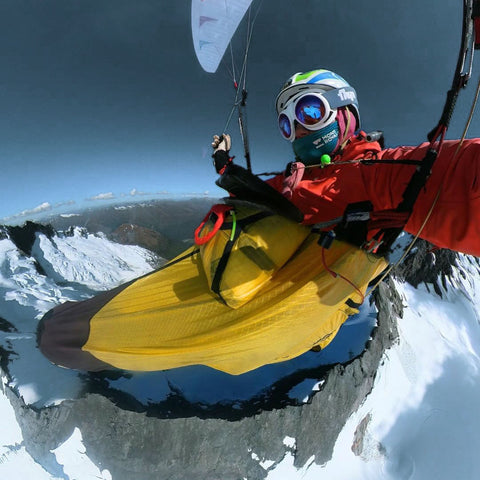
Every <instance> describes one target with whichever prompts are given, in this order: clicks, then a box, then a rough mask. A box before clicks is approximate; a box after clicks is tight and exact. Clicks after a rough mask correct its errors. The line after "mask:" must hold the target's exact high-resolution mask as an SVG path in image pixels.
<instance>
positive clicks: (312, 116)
mask: <svg viewBox="0 0 480 480" xmlns="http://www.w3.org/2000/svg"><path fill="white" fill-rule="evenodd" d="M295 116H296V117H297V118H298V120H299V121H300V123H302V124H303V125H315V124H317V123H319V122H321V121H322V120H323V118H324V117H325V105H324V103H323V102H322V101H321V100H320V98H318V97H316V96H314V95H304V96H303V97H301V98H299V100H298V102H297V105H296V106H295Z"/></svg>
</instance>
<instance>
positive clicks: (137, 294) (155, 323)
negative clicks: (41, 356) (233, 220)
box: [79, 231, 386, 375]
mask: <svg viewBox="0 0 480 480" xmlns="http://www.w3.org/2000/svg"><path fill="white" fill-rule="evenodd" d="M285 235H288V231H285ZM317 239H318V236H317V235H315V234H311V235H310V236H309V237H308V238H307V239H306V241H305V242H304V244H303V245H302V247H301V248H300V250H299V251H298V252H297V254H295V256H294V257H293V258H292V259H291V260H290V261H289V262H287V263H286V264H285V265H284V267H283V268H281V269H280V270H279V271H278V272H277V273H276V274H275V275H274V276H273V277H272V278H271V280H270V281H269V282H268V283H267V284H266V286H265V287H264V288H263V289H262V290H261V291H260V292H258V294H257V295H256V296H255V297H254V298H253V299H252V300H251V301H249V302H248V303H246V304H245V305H244V306H243V307H242V308H239V309H237V310H234V309H231V308H229V307H227V306H226V305H224V304H222V303H221V302H219V301H218V300H217V299H216V298H215V297H214V295H213V294H212V293H211V292H210V290H209V287H208V283H207V279H206V276H205V274H204V271H203V267H202V264H201V259H200V256H199V255H198V254H194V255H192V256H188V257H186V258H184V259H183V260H182V261H180V262H177V263H176V264H175V265H173V266H172V267H170V268H167V269H164V270H161V271H158V272H154V273H152V274H150V275H147V276H145V277H143V278H140V279H138V280H137V281H135V282H133V283H132V284H131V285H129V286H128V287H127V288H126V289H124V290H123V291H122V292H121V293H120V294H119V295H117V296H116V297H115V298H113V299H112V300H111V301H110V302H108V303H107V304H106V305H105V306H104V307H103V308H101V309H100V310H99V311H98V312H97V313H96V314H95V315H94V316H93V318H91V320H90V325H89V327H90V334H89V338H88V340H87V342H86V344H85V345H84V346H83V351H85V352H88V353H90V354H91V355H93V356H95V357H96V358H98V359H99V360H100V361H101V362H105V363H107V364H110V365H112V366H113V367H116V368H122V369H128V370H140V371H153V370H164V369H170V368H177V367H182V366H186V365H195V364H202V365H207V366H210V367H212V368H215V369H218V370H222V371H224V372H227V373H230V374H234V375H238V374H241V373H244V372H247V371H249V370H253V369H255V368H258V367H260V366H262V365H265V364H271V363H277V362H282V361H284V360H288V359H290V358H294V357H296V356H298V355H301V354H302V353H304V352H306V351H308V350H309V349H311V348H312V347H313V346H315V345H317V346H319V347H321V348H325V347H326V346H327V345H328V344H329V343H330V342H331V340H332V339H333V338H334V337H335V334H336V333H337V331H338V329H339V328H340V326H341V325H342V324H343V322H344V321H345V320H346V318H347V317H348V316H349V315H352V314H354V313H356V312H357V311H358V310H357V309H356V308H352V307H349V306H348V305H347V303H346V302H347V301H349V300H350V302H349V303H350V304H352V303H351V302H354V303H353V304H360V303H361V301H362V299H361V296H360V294H359V293H358V292H357V291H355V289H354V288H353V287H352V286H351V285H349V284H348V283H347V282H345V281H343V280H342V279H340V278H333V277H332V276H331V274H329V273H328V272H327V271H326V270H325V269H324V267H323V265H322V262H321V260H320V258H321V247H320V246H319V245H318V244H317ZM325 254H326V255H325V257H326V262H327V264H328V265H329V267H330V268H331V269H332V270H334V271H337V272H338V273H341V274H342V275H344V276H346V277H347V278H348V279H349V280H351V281H352V282H353V283H354V284H355V285H356V286H357V287H359V289H360V290H361V291H362V293H365V291H366V288H367V285H368V283H369V281H370V280H371V279H372V278H373V277H375V276H376V275H378V274H379V273H380V272H381V271H382V270H383V269H384V268H385V267H386V262H385V260H383V259H381V258H377V257H373V256H371V255H369V254H367V253H365V252H364V251H361V250H359V249H357V248H355V247H352V246H350V245H348V244H346V243H341V242H334V244H333V246H332V247H331V248H330V249H329V250H326V251H325ZM353 304H352V305H353ZM80 305H81V304H79V308H81V306H80Z"/></svg>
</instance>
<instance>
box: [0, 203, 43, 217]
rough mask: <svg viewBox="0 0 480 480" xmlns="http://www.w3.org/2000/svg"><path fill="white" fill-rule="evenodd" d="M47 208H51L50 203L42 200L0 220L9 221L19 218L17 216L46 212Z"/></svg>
mask: <svg viewBox="0 0 480 480" xmlns="http://www.w3.org/2000/svg"><path fill="white" fill-rule="evenodd" d="M49 210H52V205H50V203H48V202H43V203H41V204H40V205H38V206H36V207H34V208H30V209H27V210H23V211H22V212H20V213H17V214H15V215H11V216H9V217H4V218H2V219H1V220H2V222H10V221H11V220H15V219H19V218H23V217H27V216H31V215H36V214H38V213H43V212H48V211H49Z"/></svg>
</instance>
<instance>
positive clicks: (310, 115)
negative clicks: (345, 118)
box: [278, 87, 357, 142]
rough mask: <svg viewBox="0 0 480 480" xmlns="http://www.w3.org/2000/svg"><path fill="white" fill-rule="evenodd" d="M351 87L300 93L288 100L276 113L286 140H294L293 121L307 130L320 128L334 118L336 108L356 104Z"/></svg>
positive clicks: (355, 97)
mask: <svg viewBox="0 0 480 480" xmlns="http://www.w3.org/2000/svg"><path fill="white" fill-rule="evenodd" d="M356 102H357V96H356V94H355V90H354V89H353V88H351V87H350V88H335V89H332V90H328V91H327V92H322V93H316V92H309V93H302V94H300V95H298V96H296V97H294V98H293V99H292V100H290V101H289V102H288V103H287V105H285V108H284V109H283V110H282V111H281V112H280V113H279V115H278V126H279V128H280V132H281V134H282V136H283V138H285V139H286V140H290V141H291V142H293V140H295V122H297V123H299V124H300V125H302V126H303V127H305V128H306V129H307V130H312V131H316V130H320V129H321V128H323V127H325V126H327V125H329V124H330V123H332V122H333V121H334V120H335V117H336V114H337V110H336V109H337V108H339V107H343V106H346V105H352V104H354V105H355V104H356Z"/></svg>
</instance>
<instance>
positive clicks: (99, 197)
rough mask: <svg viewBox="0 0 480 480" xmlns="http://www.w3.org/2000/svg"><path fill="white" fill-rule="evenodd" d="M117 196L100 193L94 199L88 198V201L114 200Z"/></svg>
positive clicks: (109, 193) (110, 193)
mask: <svg viewBox="0 0 480 480" xmlns="http://www.w3.org/2000/svg"><path fill="white" fill-rule="evenodd" d="M114 198H115V195H114V194H113V193H112V192H108V193H99V194H98V195H94V196H93V197H90V198H87V199H86V200H88V201H97V200H113V199H114Z"/></svg>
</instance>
